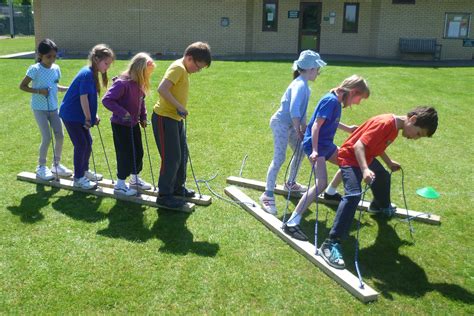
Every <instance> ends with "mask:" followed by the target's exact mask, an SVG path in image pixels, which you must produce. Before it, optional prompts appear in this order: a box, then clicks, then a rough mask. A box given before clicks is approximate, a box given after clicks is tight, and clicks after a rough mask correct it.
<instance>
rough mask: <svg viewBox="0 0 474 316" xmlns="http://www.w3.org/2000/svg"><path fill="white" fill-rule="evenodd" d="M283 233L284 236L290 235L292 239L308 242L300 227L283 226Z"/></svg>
mask: <svg viewBox="0 0 474 316" xmlns="http://www.w3.org/2000/svg"><path fill="white" fill-rule="evenodd" d="M283 231H284V232H285V234H287V235H290V236H291V237H293V238H294V239H298V240H302V241H308V236H306V234H305V233H303V231H302V230H301V227H300V225H296V226H288V225H286V224H284V225H283Z"/></svg>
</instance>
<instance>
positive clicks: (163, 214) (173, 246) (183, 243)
mask: <svg viewBox="0 0 474 316" xmlns="http://www.w3.org/2000/svg"><path fill="white" fill-rule="evenodd" d="M189 215H191V214H190V213H178V212H174V211H168V210H164V209H160V208H159V209H158V220H157V221H156V222H155V224H154V225H153V227H152V229H151V233H152V234H153V235H154V236H156V237H157V238H158V239H160V240H161V241H162V242H163V243H164V245H163V246H162V247H161V248H160V249H159V251H161V252H165V253H173V254H178V255H186V254H188V253H193V254H196V255H199V256H204V257H215V256H216V254H217V252H218V251H219V245H218V244H215V243H209V242H203V241H194V240H193V237H194V236H193V234H192V233H191V232H190V231H189V229H188V228H187V227H186V220H187V219H188V217H189Z"/></svg>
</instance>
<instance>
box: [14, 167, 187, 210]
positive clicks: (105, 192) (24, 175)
mask: <svg viewBox="0 0 474 316" xmlns="http://www.w3.org/2000/svg"><path fill="white" fill-rule="evenodd" d="M17 179H18V180H21V181H26V182H31V183H37V184H42V185H47V186H51V187H56V188H60V189H66V190H72V191H79V192H84V193H89V194H93V195H97V196H104V197H110V198H114V199H117V200H122V201H128V202H133V203H138V204H143V205H148V206H152V207H157V205H156V203H155V202H156V198H155V197H154V196H150V195H146V194H141V195H139V196H125V195H121V194H114V190H113V189H111V188H106V187H101V186H98V187H97V189H95V190H86V189H81V188H77V187H74V185H73V181H72V180H68V179H59V181H56V180H52V181H46V180H42V179H38V178H36V174H34V173H32V172H20V173H19V174H18V175H17ZM194 207H195V205H194V204H193V203H186V205H185V206H184V207H183V208H182V209H181V210H179V211H181V212H185V213H191V212H192V211H193V210H194Z"/></svg>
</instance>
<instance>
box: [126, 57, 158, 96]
mask: <svg viewBox="0 0 474 316" xmlns="http://www.w3.org/2000/svg"><path fill="white" fill-rule="evenodd" d="M150 63H152V64H153V59H152V58H151V57H150V55H148V54H147V53H138V54H136V55H135V56H133V58H132V60H131V61H130V63H129V64H128V68H127V70H126V71H124V72H123V73H122V75H123V76H129V77H130V79H132V80H133V81H135V82H136V83H137V84H138V86H139V87H140V88H141V89H142V91H143V93H145V94H148V93H149V92H150V76H151V72H148V71H147V68H148V66H149V65H150Z"/></svg>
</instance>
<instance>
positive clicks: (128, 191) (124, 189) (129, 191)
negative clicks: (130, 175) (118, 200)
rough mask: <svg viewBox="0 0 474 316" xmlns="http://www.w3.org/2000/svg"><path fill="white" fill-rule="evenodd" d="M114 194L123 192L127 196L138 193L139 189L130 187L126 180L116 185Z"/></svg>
mask: <svg viewBox="0 0 474 316" xmlns="http://www.w3.org/2000/svg"><path fill="white" fill-rule="evenodd" d="M114 194H122V195H126V196H132V195H137V190H135V189H132V188H130V187H129V186H128V185H127V184H126V183H125V182H122V183H121V184H118V183H117V184H116V185H115V186H114Z"/></svg>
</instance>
